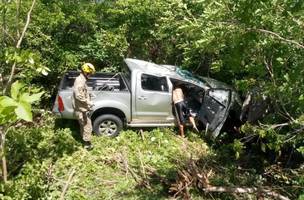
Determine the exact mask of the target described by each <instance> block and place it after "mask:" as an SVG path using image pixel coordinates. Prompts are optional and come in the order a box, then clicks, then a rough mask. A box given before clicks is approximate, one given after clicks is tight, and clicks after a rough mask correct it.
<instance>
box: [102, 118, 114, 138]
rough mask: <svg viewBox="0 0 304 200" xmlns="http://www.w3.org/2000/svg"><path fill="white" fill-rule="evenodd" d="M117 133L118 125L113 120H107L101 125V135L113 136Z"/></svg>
mask: <svg viewBox="0 0 304 200" xmlns="http://www.w3.org/2000/svg"><path fill="white" fill-rule="evenodd" d="M116 131H117V124H116V123H115V122H113V121H111V120H105V121H103V122H102V123H101V124H100V125H99V133H101V134H102V135H107V136H111V135H113V134H115V133H116Z"/></svg>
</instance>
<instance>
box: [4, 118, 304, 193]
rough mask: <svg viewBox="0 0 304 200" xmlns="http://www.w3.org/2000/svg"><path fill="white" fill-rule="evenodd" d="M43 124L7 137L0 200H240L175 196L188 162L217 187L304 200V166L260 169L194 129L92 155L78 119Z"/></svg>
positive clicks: (101, 144) (141, 136) (144, 137)
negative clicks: (270, 192)
mask: <svg viewBox="0 0 304 200" xmlns="http://www.w3.org/2000/svg"><path fill="white" fill-rule="evenodd" d="M39 120H40V121H39ZM39 120H38V121H37V120H36V123H35V124H36V125H34V124H30V125H29V124H25V125H20V126H19V127H18V128H14V129H12V130H11V131H10V132H9V133H8V135H7V137H8V138H7V158H8V161H9V162H8V163H9V165H8V170H9V182H8V184H6V185H3V184H1V188H0V198H1V199H60V198H61V197H64V199H172V198H185V197H186V196H185V195H184V194H185V192H187V194H189V195H190V196H188V197H189V198H191V199H202V198H203V199H235V198H236V196H235V195H233V194H226V193H205V192H203V190H202V189H201V188H199V187H196V185H188V187H187V188H183V189H182V190H180V191H177V192H176V191H175V192H174V193H173V192H172V185H174V184H175V183H176V181H177V179H178V177H179V175H180V172H181V171H183V170H187V169H188V163H189V161H191V162H194V163H195V165H196V166H197V167H198V169H200V170H204V171H206V172H210V177H209V180H208V182H210V184H212V185H215V186H243V187H261V186H262V187H264V186H265V187H271V188H274V189H275V191H277V192H281V193H282V194H284V195H286V196H289V197H291V198H293V199H297V198H299V199H301V196H300V195H301V188H303V186H304V179H303V166H302V168H298V169H293V170H291V169H282V168H281V167H280V166H279V165H265V166H263V170H260V168H255V167H254V166H248V165H246V163H249V162H248V158H246V155H239V158H238V159H237V158H236V156H235V151H234V149H233V146H231V145H230V146H229V145H227V146H223V147H222V148H219V147H217V148H214V147H212V148H211V147H210V145H208V144H207V143H205V141H204V139H202V138H203V137H202V136H201V135H197V134H194V133H192V132H191V131H188V132H187V137H186V138H181V137H179V136H177V135H176V132H177V131H176V130H175V129H169V128H164V129H160V128H156V129H152V130H149V131H147V130H146V131H144V130H140V129H139V130H125V131H123V132H122V133H121V134H120V135H119V136H118V137H116V138H107V137H97V136H94V137H93V141H92V142H93V144H94V149H93V150H92V151H86V150H85V149H83V148H82V146H81V140H80V137H79V132H78V125H77V123H76V122H74V121H64V122H62V121H61V122H59V123H54V121H55V119H54V118H53V117H52V116H49V115H46V116H42V117H41V119H39ZM42 124H43V125H42ZM170 188H171V189H170ZM286 191H289V193H288V192H286ZM302 195H303V192H302ZM238 198H239V199H252V198H254V195H249V194H243V195H238Z"/></svg>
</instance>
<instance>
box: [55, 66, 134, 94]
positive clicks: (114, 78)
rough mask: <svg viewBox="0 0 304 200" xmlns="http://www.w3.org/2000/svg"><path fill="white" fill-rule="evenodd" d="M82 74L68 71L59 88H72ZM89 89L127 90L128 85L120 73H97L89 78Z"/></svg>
mask: <svg viewBox="0 0 304 200" xmlns="http://www.w3.org/2000/svg"><path fill="white" fill-rule="evenodd" d="M79 74H80V72H77V71H69V72H67V73H66V74H65V75H64V77H63V79H62V81H61V84H60V86H59V90H72V88H73V85H74V81H75V79H76V77H77V76H78V75H79ZM87 84H88V87H89V90H94V91H127V90H128V89H127V86H126V84H125V82H124V80H123V79H122V77H121V75H120V74H118V73H117V74H111V73H96V74H94V75H93V76H90V77H89V79H88V83H87Z"/></svg>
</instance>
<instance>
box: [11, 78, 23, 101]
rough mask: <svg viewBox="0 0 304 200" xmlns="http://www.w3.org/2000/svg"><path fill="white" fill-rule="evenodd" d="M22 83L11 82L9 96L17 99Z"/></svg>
mask: <svg viewBox="0 0 304 200" xmlns="http://www.w3.org/2000/svg"><path fill="white" fill-rule="evenodd" d="M23 86H24V85H23V84H22V83H19V82H18V81H16V82H14V83H13V84H12V87H11V97H12V98H13V99H15V100H17V99H18V94H19V92H20V89H21V88H22V87H23Z"/></svg>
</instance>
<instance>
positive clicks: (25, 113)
mask: <svg viewBox="0 0 304 200" xmlns="http://www.w3.org/2000/svg"><path fill="white" fill-rule="evenodd" d="M15 113H16V115H17V117H18V118H19V119H23V120H25V121H32V118H33V117H32V112H31V105H30V104H29V103H27V102H19V104H18V107H17V108H16V109H15Z"/></svg>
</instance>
